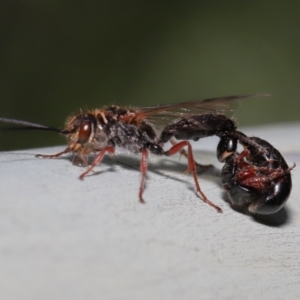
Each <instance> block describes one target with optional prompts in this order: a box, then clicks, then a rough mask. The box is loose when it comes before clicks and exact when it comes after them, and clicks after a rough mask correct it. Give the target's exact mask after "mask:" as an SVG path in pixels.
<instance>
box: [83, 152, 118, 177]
mask: <svg viewBox="0 0 300 300" xmlns="http://www.w3.org/2000/svg"><path fill="white" fill-rule="evenodd" d="M106 152H108V153H109V154H114V153H115V148H114V147H106V148H104V149H102V150H101V151H100V152H99V153H98V155H97V156H96V157H95V159H94V161H93V163H92V164H91V166H89V167H88V169H87V170H86V171H85V172H84V173H82V174H81V175H80V176H79V179H83V178H84V176H86V175H87V174H88V173H90V172H91V171H92V170H93V169H94V167H95V166H97V165H98V164H99V163H100V162H101V160H102V159H103V157H104V154H105V153H106Z"/></svg>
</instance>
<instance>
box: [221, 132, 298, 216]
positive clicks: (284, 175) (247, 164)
mask: <svg viewBox="0 0 300 300" xmlns="http://www.w3.org/2000/svg"><path fill="white" fill-rule="evenodd" d="M249 139H250V141H254V142H255V143H258V144H259V145H260V146H262V147H263V148H265V149H266V151H265V152H264V151H262V150H261V149H258V148H257V147H256V146H253V145H250V144H249V143H247V142H245V141H242V142H240V143H241V144H242V145H243V146H244V147H245V149H247V153H248V154H247V156H246V157H245V158H244V160H243V163H242V164H241V163H240V162H239V155H240V154H238V153H236V152H234V153H232V155H230V156H228V157H227V158H226V159H225V165H224V167H223V169H222V185H223V188H224V189H225V190H226V191H227V192H228V195H229V198H230V201H231V202H232V203H233V204H235V205H238V206H247V207H248V209H249V211H251V212H252V213H258V214H273V213H275V212H277V211H279V210H280V209H281V208H282V206H283V205H284V203H285V202H286V201H287V199H288V197H289V195H290V192H291V189H292V179H291V173H290V168H289V166H288V165H287V163H286V161H285V160H284V158H283V157H282V155H281V154H280V152H279V151H278V150H277V149H275V148H274V147H273V146H272V145H271V144H270V143H268V142H267V141H265V140H263V139H260V138H258V137H251V138H249ZM246 169H247V170H248V169H250V170H252V171H253V172H254V174H255V177H254V178H253V180H254V181H256V182H257V185H259V187H258V186H256V185H252V184H247V183H246V184H243V182H242V181H241V180H240V179H239V174H240V172H242V175H243V172H244V173H245V172H246ZM251 176H253V175H249V178H250V179H251ZM246 177H247V175H246ZM260 183H261V184H260Z"/></svg>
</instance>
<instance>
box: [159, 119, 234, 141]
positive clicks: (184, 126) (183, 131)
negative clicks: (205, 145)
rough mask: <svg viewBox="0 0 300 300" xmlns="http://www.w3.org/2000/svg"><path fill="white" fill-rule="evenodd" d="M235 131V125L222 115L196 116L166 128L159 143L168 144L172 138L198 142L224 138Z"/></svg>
mask: <svg viewBox="0 0 300 300" xmlns="http://www.w3.org/2000/svg"><path fill="white" fill-rule="evenodd" d="M235 130H236V125H235V123H234V122H233V121H232V120H231V119H229V118H227V117H226V116H224V115H222V114H202V115H194V116H190V117H189V118H182V119H180V120H178V121H177V122H174V123H173V124H170V125H168V126H166V127H165V128H164V129H163V131H162V132H161V135H160V138H159V142H160V143H166V142H167V141H169V140H170V139H171V138H172V137H175V138H176V139H178V140H194V141H198V140H199V139H201V138H205V137H208V136H213V135H217V136H223V135H224V133H226V132H233V131H235Z"/></svg>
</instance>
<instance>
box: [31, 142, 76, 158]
mask: <svg viewBox="0 0 300 300" xmlns="http://www.w3.org/2000/svg"><path fill="white" fill-rule="evenodd" d="M72 150H73V145H72V146H69V147H67V148H66V149H65V150H64V151H62V152H59V153H56V154H52V155H44V154H37V155H35V157H42V158H57V157H60V156H62V155H63V154H66V153H69V152H71V151H72Z"/></svg>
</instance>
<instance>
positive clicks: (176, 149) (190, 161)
mask: <svg viewBox="0 0 300 300" xmlns="http://www.w3.org/2000/svg"><path fill="white" fill-rule="evenodd" d="M185 146H187V147H188V152H187V159H188V171H189V172H192V173H193V177H194V181H195V185H196V190H197V192H198V193H199V194H200V195H201V198H202V200H203V201H204V202H205V203H207V204H209V205H210V206H212V207H214V208H215V209H216V210H217V211H218V212H219V213H221V212H222V209H221V208H220V207H218V206H216V205H215V204H214V203H212V202H211V201H210V200H208V198H207V197H206V196H205V194H204V193H203V192H202V191H201V188H200V185H199V182H198V178H197V173H196V164H195V160H194V156H193V151H192V146H191V144H190V143H189V142H188V141H182V142H179V143H178V144H175V145H173V147H172V148H171V149H170V150H169V151H167V152H165V153H166V155H170V156H171V155H173V154H175V153H177V152H180V151H181V150H182V148H183V147H185Z"/></svg>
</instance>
